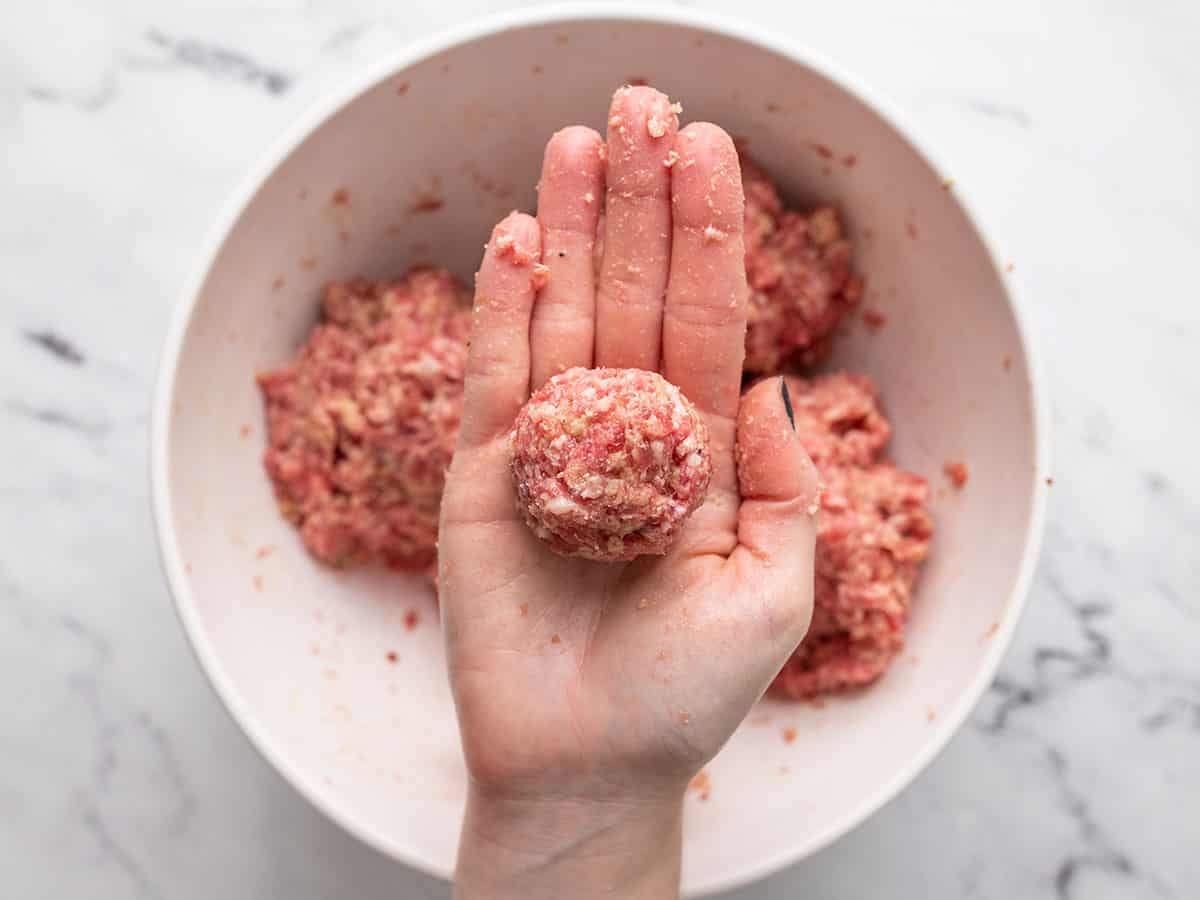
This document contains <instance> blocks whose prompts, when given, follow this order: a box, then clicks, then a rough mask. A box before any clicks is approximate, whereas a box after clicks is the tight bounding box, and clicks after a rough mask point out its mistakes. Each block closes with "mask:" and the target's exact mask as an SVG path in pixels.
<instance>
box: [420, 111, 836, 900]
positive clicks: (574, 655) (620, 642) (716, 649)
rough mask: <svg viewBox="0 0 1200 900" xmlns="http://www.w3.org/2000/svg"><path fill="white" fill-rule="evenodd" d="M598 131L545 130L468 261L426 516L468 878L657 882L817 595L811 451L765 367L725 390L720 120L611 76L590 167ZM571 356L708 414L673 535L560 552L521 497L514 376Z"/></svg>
mask: <svg viewBox="0 0 1200 900" xmlns="http://www.w3.org/2000/svg"><path fill="white" fill-rule="evenodd" d="M604 148H605V143H604V142H603V141H602V140H601V138H600V136H599V135H598V134H596V133H595V132H594V131H592V130H590V129H587V128H582V127H575V128H568V129H565V130H563V131H560V132H559V133H558V134H556V135H554V137H553V138H551V140H550V142H549V144H548V145H547V147H546V154H545V160H544V165H543V169H542V179H541V184H540V188H539V196H538V217H537V219H536V220H535V219H533V218H531V217H529V216H526V215H522V214H519V213H513V214H512V215H510V216H509V217H508V218H506V219H505V220H504V221H502V222H501V223H500V224H499V225H497V226H496V229H495V230H494V231H493V233H492V238H491V241H490V242H489V244H488V246H487V249H486V251H485V253H484V258H483V263H482V265H481V267H480V271H479V274H478V280H477V283H476V294H475V319H474V325H473V330H472V337H471V348H470V354H469V360H468V365H467V376H466V378H467V380H466V399H465V410H464V417H463V424H462V429H461V431H460V434H459V438H458V447H457V451H456V453H455V456H454V462H453V464H452V466H451V468H450V472H449V475H448V479H447V483H446V492H445V496H444V499H443V504H442V522H441V532H440V538H439V553H440V572H439V586H440V587H439V592H440V597H441V605H442V616H443V625H444V630H445V639H446V652H447V660H448V665H449V671H450V681H451V685H452V687H453V691H454V698H455V703H456V704H457V708H458V718H459V724H460V728H461V732H462V740H463V749H464V753H465V757H466V762H467V767H468V769H469V772H470V776H471V787H470V794H469V799H468V804H467V815H466V823H465V825H464V832H463V838H462V844H461V847H460V852H459V865H458V879H457V880H458V890H459V896H462V897H475V896H479V897H483V896H486V897H489V898H498V897H507V896H513V897H517V896H520V897H526V898H532V897H540V896H546V897H564V896H571V897H584V896H590V895H591V892H596V893H597V894H599V893H605V892H615V893H616V895H619V896H625V897H643V896H644V897H652V896H653V897H658V896H664V897H665V896H674V894H675V892H676V890H677V882H678V867H679V841H680V838H679V835H680V831H679V822H680V817H681V809H682V802H681V801H682V796H683V792H684V790H685V788H686V786H687V783H688V781H689V779H690V778H691V777H692V776H693V775H694V774H695V773H696V772H697V771H698V770H699V769H700V767H701V766H702V765H703V764H704V763H705V762H707V761H708V760H709V759H711V758H712V756H713V755H715V754H716V752H717V751H718V750H719V749H720V748H721V746H722V745H723V744H724V743H725V741H726V740H727V739H728V738H729V736H730V735H731V734H732V733H733V731H734V729H735V728H736V727H737V725H738V724H739V723H740V722H741V721H742V719H743V718H744V717H745V715H746V713H747V712H748V711H749V709H750V708H751V706H752V705H753V704H754V702H755V701H756V700H757V699H758V698H759V697H760V696H761V694H762V693H763V691H764V690H765V689H766V687H767V686H768V684H769V683H770V681H771V679H772V678H773V676H774V675H775V673H776V672H777V671H778V670H779V668H780V667H781V666H782V665H783V663H784V661H785V660H786V659H787V657H788V655H789V654H790V653H791V651H792V650H793V649H794V648H795V647H796V645H797V644H798V643H799V642H800V640H801V639H802V638H803V636H804V633H805V631H806V629H807V627H808V623H809V620H810V617H811V613H812V598H813V552H814V551H813V547H814V541H815V532H816V529H815V526H816V522H815V508H816V498H817V492H818V483H817V475H816V472H815V470H814V469H813V466H812V463H811V462H810V460H809V459H808V457H807V455H806V454H805V453H804V450H803V449H802V447H801V445H800V442H799V440H798V439H797V437H796V435H795V433H794V430H793V427H792V425H791V424H790V422H789V413H788V410H787V409H786V408H785V397H784V395H783V393H782V390H783V388H782V381H781V379H777V378H776V379H769V380H767V381H764V382H762V383H760V384H759V385H757V386H756V387H755V388H753V389H752V390H751V391H750V392H749V393H748V394H747V395H746V396H745V397H744V398H741V400H740V408H739V394H740V389H741V379H742V356H743V352H744V351H743V344H744V340H745V327H746V299H747V287H746V280H745V265H744V250H743V243H742V230H743V205H744V199H743V196H742V185H741V175H740V171H739V167H738V159H737V153H736V151H735V149H734V146H733V142H732V141H731V140H730V139H729V136H728V135H726V134H725V132H723V131H722V130H721V129H720V128H718V127H716V126H714V125H709V124H703V123H694V124H692V125H689V126H688V127H687V128H685V129H683V130H678V122H677V117H676V115H675V113H674V112H672V110H671V108H670V104H669V101H668V99H667V98H666V97H665V96H664V95H662V94H660V93H659V92H657V91H654V90H652V89H650V88H622V89H621V90H619V91H618V92H617V93H616V95H615V97H614V98H613V102H612V108H611V110H610V116H609V125H608V140H607V165H606V162H605V153H604ZM606 170H607V171H606ZM606 181H607V185H606ZM602 196H606V201H605V203H604V209H605V219H606V222H605V225H604V236H603V237H604V255H603V262H602V265H601V266H600V271H599V273H598V274H597V273H596V272H595V267H594V264H593V251H594V246H595V242H596V230H597V222H598V217H599V213H600V209H601V203H600V198H601V197H602ZM539 262H541V263H543V264H544V265H545V266H546V267H548V269H549V280H548V281H546V282H545V283H544V284H542V281H543V279H542V278H541V277H535V274H534V268H535V266H536V265H537V264H538V263H539ZM541 274H542V275H544V273H541ZM539 284H541V286H540V287H538V285H539ZM571 366H618V367H636V368H642V369H650V370H655V371H660V372H661V373H662V374H663V376H664V377H666V378H667V379H668V380H669V381H672V382H674V383H675V384H677V385H678V386H679V387H680V388H681V389H682V390H683V392H684V394H685V395H686V396H687V397H688V398H689V399H690V400H691V401H692V402H693V403H694V404H695V406H696V408H697V409H698V410H699V411H700V413H701V414H702V415H703V416H704V417H705V420H706V422H707V425H708V430H709V434H710V436H711V446H712V455H713V479H712V486H711V488H710V491H709V494H708V496H707V498H706V500H705V502H704V505H703V506H701V507H700V508H699V509H698V510H697V511H696V513H695V514H694V515H693V516H692V518H691V519H690V520H689V521H688V523H687V524H686V526H685V528H684V530H683V532H682V534H681V535H680V538H679V541H678V542H677V544H676V545H675V546H674V547H673V548H672V549H671V551H670V553H669V554H668V555H666V556H664V557H642V558H640V559H638V560H635V561H634V562H632V563H628V564H604V563H595V562H589V561H585V560H578V559H567V558H563V557H560V556H557V555H555V554H554V553H553V552H551V551H550V550H549V549H547V547H546V546H545V545H543V544H542V543H541V542H540V541H539V540H538V539H537V538H536V537H535V536H534V535H533V534H532V533H531V532H530V530H529V529H528V527H527V526H526V525H525V523H524V522H523V521H522V519H521V516H520V515H519V514H518V513H517V510H516V506H515V499H514V490H513V486H512V483H511V478H510V475H509V470H508V442H507V434H508V430H509V428H510V426H511V425H512V423H513V420H514V419H515V417H516V415H517V412H518V410H519V409H520V408H521V406H522V405H523V404H524V403H525V401H526V400H527V399H528V397H529V394H530V390H531V388H536V387H537V386H539V385H540V384H541V383H542V382H544V381H545V380H546V379H547V378H549V377H550V376H551V375H553V374H555V373H557V372H560V371H563V370H565V369H567V368H569V367H571ZM735 439H736V440H735ZM735 448H736V449H735Z"/></svg>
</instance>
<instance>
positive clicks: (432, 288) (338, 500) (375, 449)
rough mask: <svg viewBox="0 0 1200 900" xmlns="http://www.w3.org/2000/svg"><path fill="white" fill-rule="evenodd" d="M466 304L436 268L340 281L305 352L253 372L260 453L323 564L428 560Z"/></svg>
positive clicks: (402, 565)
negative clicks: (264, 438)
mask: <svg viewBox="0 0 1200 900" xmlns="http://www.w3.org/2000/svg"><path fill="white" fill-rule="evenodd" d="M470 308H471V299H470V294H469V292H468V291H467V290H466V289H465V288H464V287H463V285H461V284H460V283H459V282H457V281H456V280H455V279H454V278H453V277H452V276H451V275H449V274H448V273H447V272H445V271H441V270H435V269H414V270H412V271H411V272H409V273H408V274H407V275H405V276H404V277H403V278H401V279H400V280H399V281H394V282H371V281H366V280H364V279H355V280H353V281H349V282H346V283H343V284H331V285H329V286H328V287H327V288H326V290H325V296H324V299H323V303H322V321H321V323H320V324H318V325H317V326H316V327H315V328H314V329H313V331H312V333H311V334H310V335H309V337H308V340H307V342H306V343H305V344H304V346H303V347H302V348H301V350H300V352H299V353H298V354H297V356H296V358H295V359H294V360H293V361H292V362H291V363H289V364H288V365H286V366H284V367H283V368H280V369H276V370H274V371H270V372H264V373H262V374H260V375H259V376H258V383H259V385H260V386H261V388H262V392H263V397H264V400H265V403H266V415H267V425H268V435H269V446H268V448H267V450H266V452H265V454H264V456H263V464H264V466H265V467H266V470H267V474H268V475H269V476H270V478H271V483H272V484H273V485H274V489H275V497H276V500H277V501H278V505H279V510H280V512H281V513H282V514H283V516H284V517H285V518H286V519H288V520H289V521H290V522H292V523H293V524H295V525H296V526H297V527H298V528H299V529H300V532H301V534H302V536H303V539H304V544H305V546H306V547H307V548H308V550H309V552H310V553H312V555H313V556H315V557H316V558H317V559H319V560H321V561H322V562H325V563H328V564H330V565H333V566H344V565H347V564H350V563H354V562H366V561H373V560H377V561H382V562H384V563H386V564H388V565H390V566H393V567H395V568H398V569H404V570H409V571H432V569H433V567H434V564H435V560H436V552H437V550H436V547H437V527H438V508H439V506H440V504H441V497H442V487H443V485H444V482H445V471H446V467H447V466H448V465H449V464H450V457H451V455H452V454H453V453H454V443H455V439H456V437H457V434H458V426H459V421H460V419H461V416H462V394H463V373H464V370H465V368H466V356H467V335H468V331H469V328H470Z"/></svg>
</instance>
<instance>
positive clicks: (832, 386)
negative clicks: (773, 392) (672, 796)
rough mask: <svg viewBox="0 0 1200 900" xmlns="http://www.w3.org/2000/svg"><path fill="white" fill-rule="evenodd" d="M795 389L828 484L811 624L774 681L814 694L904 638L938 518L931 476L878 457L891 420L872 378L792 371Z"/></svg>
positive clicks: (876, 666) (872, 669) (861, 679)
mask: <svg viewBox="0 0 1200 900" xmlns="http://www.w3.org/2000/svg"><path fill="white" fill-rule="evenodd" d="M788 390H789V393H790V394H791V398H792V405H793V408H794V410H795V413H796V431H797V432H798V433H799V434H800V435H801V436H802V439H803V442H804V445H805V448H806V449H807V450H808V452H809V454H810V455H811V456H812V457H813V461H814V462H815V463H816V465H817V468H818V470H819V471H820V473H821V481H822V484H823V487H824V491H823V494H822V497H821V515H820V519H819V524H818V530H817V572H816V595H815V601H816V605H815V609H814V612H813V622H812V627H811V628H810V629H809V632H808V636H807V637H805V639H804V641H803V643H801V645H800V647H799V648H798V649H797V650H796V652H795V653H793V654H792V657H791V659H790V660H789V661H788V662H787V664H786V665H785V666H784V667H783V670H782V671H781V672H780V673H779V675H778V676H777V677H776V679H775V683H774V685H773V690H774V691H775V693H777V694H782V695H784V696H787V697H792V698H795V699H805V698H810V697H814V696H816V695H818V694H823V693H827V692H830V691H838V690H843V689H846V688H851V687H857V686H861V685H864V684H868V683H870V682H872V681H874V680H875V679H876V678H878V677H879V676H880V675H882V674H883V672H884V670H885V669H886V668H887V666H888V664H889V663H890V662H891V660H892V657H893V656H895V654H896V653H897V652H898V651H899V650H900V649H901V647H902V646H903V645H904V626H905V623H906V622H907V620H908V609H909V603H910V601H911V600H912V591H913V585H914V584H915V582H916V579H917V573H918V569H919V566H920V563H921V561H922V560H924V559H925V556H926V554H927V552H928V550H929V541H930V538H931V537H932V535H933V520H932V519H931V517H930V515H929V499H930V492H929V485H928V484H927V483H926V481H925V479H923V478H920V477H919V476H916V475H912V474H910V473H908V472H905V471H903V470H901V469H898V468H896V467H895V466H894V465H892V464H891V463H887V462H881V461H879V458H880V456H881V455H882V453H883V450H884V447H885V445H886V443H887V440H888V436H889V434H890V431H891V429H890V426H889V424H888V422H887V419H885V418H884V416H883V413H882V412H881V410H880V408H879V405H878V392H877V391H876V388H875V385H874V384H873V383H872V381H871V380H870V379H869V378H867V377H866V376H864V375H854V374H835V375H825V376H821V377H818V378H815V379H813V380H811V381H806V380H804V379H802V378H797V377H789V378H788Z"/></svg>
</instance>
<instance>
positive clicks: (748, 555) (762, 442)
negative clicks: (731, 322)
mask: <svg viewBox="0 0 1200 900" xmlns="http://www.w3.org/2000/svg"><path fill="white" fill-rule="evenodd" d="M791 418H792V416H791V403H790V398H789V397H788V394H787V387H786V382H785V381H784V379H783V378H767V379H764V380H763V381H761V382H759V383H758V384H757V385H755V386H754V387H753V388H751V389H750V390H749V391H748V392H747V393H746V395H745V397H743V398H742V404H741V407H740V409H739V410H738V419H737V451H736V455H737V474H738V487H739V490H740V492H741V495H742V505H741V508H740V510H739V511H738V547H737V549H736V550H734V552H733V554H732V555H731V556H730V563H731V564H732V565H733V566H735V567H737V568H738V569H739V570H740V574H741V575H742V577H743V582H744V583H754V584H758V585H760V586H761V587H762V590H763V592H764V597H765V598H766V606H767V609H768V612H769V614H770V619H771V621H772V622H773V623H774V627H773V628H772V635H773V636H774V637H776V638H777V639H778V641H779V646H778V647H777V649H779V650H780V651H781V652H785V651H787V650H791V649H792V648H794V647H795V646H796V645H797V644H798V643H799V642H800V640H801V639H802V638H803V637H804V633H805V631H807V629H808V623H809V621H810V619H811V618H812V605H813V561H814V554H815V544H816V534H817V509H818V506H819V505H820V479H819V477H818V475H817V470H816V467H815V466H814V465H813V463H812V460H811V459H809V457H808V454H807V453H805V452H804V447H803V446H802V445H801V443H800V439H799V436H798V435H797V434H796V431H795V427H794V425H793V424H792V421H791Z"/></svg>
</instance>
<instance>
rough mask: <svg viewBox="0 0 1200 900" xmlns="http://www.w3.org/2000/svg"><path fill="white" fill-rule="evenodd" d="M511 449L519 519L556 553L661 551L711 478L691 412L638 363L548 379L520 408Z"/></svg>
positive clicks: (613, 556) (613, 555)
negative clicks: (639, 366) (632, 365)
mask: <svg viewBox="0 0 1200 900" xmlns="http://www.w3.org/2000/svg"><path fill="white" fill-rule="evenodd" d="M511 447H512V475H513V483H514V485H515V486H516V491H517V502H518V506H519V507H520V509H521V512H522V514H523V515H524V517H525V521H526V522H527V523H528V525H529V527H530V528H531V529H532V530H533V532H534V533H535V534H536V535H537V536H538V537H540V538H542V540H544V541H546V542H547V543H548V544H549V545H550V547H551V548H552V549H553V550H554V551H555V552H556V553H561V554H563V555H564V556H580V557H584V558H586V559H594V560H608V561H615V560H630V559H633V558H635V557H637V556H641V555H643V554H656V555H661V554H663V553H666V552H667V548H668V547H670V545H671V543H672V541H673V540H674V539H675V537H676V535H678V533H679V530H680V528H681V527H682V526H683V523H684V522H685V521H686V520H687V518H688V516H690V515H691V514H692V511H693V510H695V509H696V507H698V506H699V505H700V504H701V503H703V502H704V494H705V492H706V491H707V490H708V483H709V479H710V477H711V476H712V458H711V456H710V454H709V449H708V431H707V429H706V428H705V426H704V422H703V420H702V419H701V418H700V416H699V414H698V413H697V412H696V410H695V408H694V407H693V406H692V404H691V403H690V402H688V400H687V398H686V397H684V396H683V394H682V393H681V392H680V391H679V388H677V387H675V385H673V384H671V383H670V382H668V381H667V380H666V379H664V378H663V377H662V376H661V375H659V374H657V373H655V372H645V371H642V370H640V369H583V368H575V369H569V370H567V371H566V372H563V373H562V374H561V375H556V376H554V377H553V378H551V379H550V380H549V381H548V382H546V384H545V385H544V386H543V387H541V388H540V389H538V390H537V391H535V392H534V394H533V396H532V397H530V398H529V402H528V403H526V404H525V406H524V407H523V408H522V409H521V412H520V414H519V415H518V416H517V421H516V423H515V424H514V425H513V430H512V434H511Z"/></svg>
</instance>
